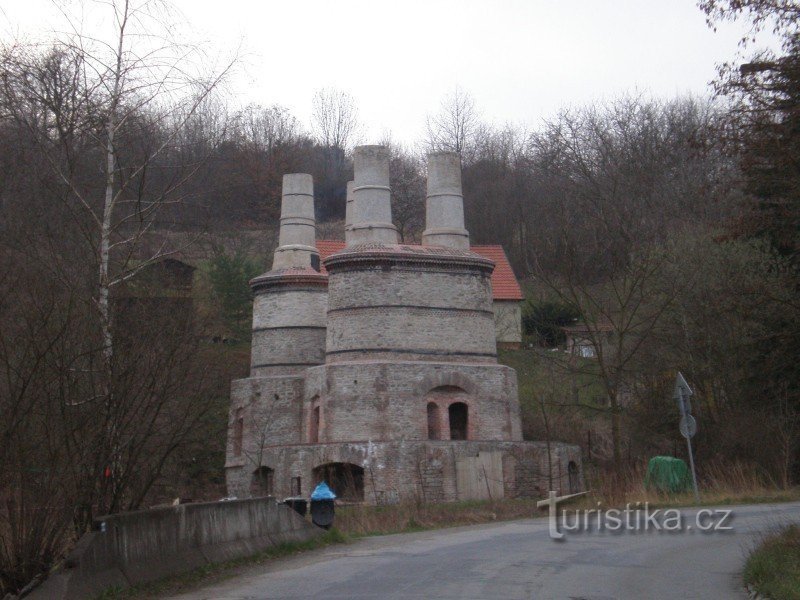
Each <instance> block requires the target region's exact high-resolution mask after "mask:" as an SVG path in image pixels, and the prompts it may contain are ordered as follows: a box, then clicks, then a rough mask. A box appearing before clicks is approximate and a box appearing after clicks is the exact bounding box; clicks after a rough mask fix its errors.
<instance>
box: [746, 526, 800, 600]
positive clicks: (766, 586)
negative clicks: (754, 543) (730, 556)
mask: <svg viewBox="0 0 800 600" xmlns="http://www.w3.org/2000/svg"><path fill="white" fill-rule="evenodd" d="M744 581H745V583H746V584H747V585H748V586H750V587H751V588H752V589H753V590H755V591H756V592H757V593H758V594H760V595H762V596H764V597H766V598H772V599H773V600H800V528H799V527H798V526H797V525H791V526H789V527H787V528H786V529H784V530H783V531H781V532H779V533H776V534H773V535H771V536H769V537H766V538H765V539H764V540H763V541H762V542H761V544H760V545H759V547H758V548H756V549H755V550H754V551H753V553H752V554H751V555H750V557H749V558H748V559H747V564H746V565H745V568H744Z"/></svg>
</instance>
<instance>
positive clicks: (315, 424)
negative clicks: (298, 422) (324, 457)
mask: <svg viewBox="0 0 800 600" xmlns="http://www.w3.org/2000/svg"><path fill="white" fill-rule="evenodd" d="M308 442H309V443H310V444H318V443H319V397H315V398H314V399H313V400H312V401H311V421H310V423H309V424H308Z"/></svg>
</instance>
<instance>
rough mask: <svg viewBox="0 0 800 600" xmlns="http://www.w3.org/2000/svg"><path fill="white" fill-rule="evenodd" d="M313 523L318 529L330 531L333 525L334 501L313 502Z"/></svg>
mask: <svg viewBox="0 0 800 600" xmlns="http://www.w3.org/2000/svg"><path fill="white" fill-rule="evenodd" d="M311 522H312V523H314V525H316V526H317V527H322V528H323V529H330V528H331V525H333V500H312V501H311Z"/></svg>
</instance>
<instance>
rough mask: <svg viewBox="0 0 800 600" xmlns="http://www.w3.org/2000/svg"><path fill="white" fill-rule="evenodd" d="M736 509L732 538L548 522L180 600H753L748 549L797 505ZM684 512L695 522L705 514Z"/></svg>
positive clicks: (235, 581) (359, 545)
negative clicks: (561, 528)
mask: <svg viewBox="0 0 800 600" xmlns="http://www.w3.org/2000/svg"><path fill="white" fill-rule="evenodd" d="M729 508H730V510H732V516H731V517H730V519H731V520H730V522H729V523H725V525H730V526H731V527H732V528H733V529H732V531H728V532H725V533H721V532H714V533H701V532H699V531H697V530H696V529H694V528H693V529H691V530H688V529H687V530H684V531H682V532H672V533H666V532H664V531H662V532H653V531H650V532H638V533H632V532H627V531H626V532H623V533H616V534H613V533H609V532H607V531H606V532H602V533H599V532H597V531H594V532H584V533H572V534H567V535H566V538H565V540H564V541H563V542H556V541H553V540H551V539H550V537H549V535H548V521H547V519H541V518H540V519H530V520H524V521H510V522H503V523H496V524H490V525H478V526H471V527H459V528H455V529H445V530H438V531H429V532H424V533H413V534H402V535H391V536H383V537H374V538H367V539H362V540H359V541H357V542H355V543H352V544H344V545H336V546H331V547H328V548H326V549H323V550H318V551H314V552H309V553H306V554H303V555H299V556H294V557H290V558H286V559H280V560H275V561H271V562H269V563H267V564H265V565H259V566H256V567H248V568H247V569H245V570H243V571H242V572H240V573H237V575H236V576H235V577H234V578H231V579H229V580H226V581H224V582H221V583H217V584H214V585H212V586H209V587H207V588H204V589H201V590H196V591H194V592H191V593H188V594H183V595H181V596H178V597H176V599H177V598H180V599H181V600H190V599H191V600H200V599H214V600H234V599H236V600H239V599H242V600H243V599H267V598H269V599H303V600H305V599H312V598H318V599H324V600H340V599H342V600H343V599H354V600H355V599H364V598H375V599H380V600H388V599H401V598H402V599H417V598H419V599H428V598H446V599H453V600H456V599H458V600H467V599H473V598H475V599H487V598H491V599H494V598H497V599H517V598H520V599H521V598H524V599H536V600H546V599H570V600H611V599H620V600H627V599H632V600H633V599H635V600H641V599H648V598H659V599H661V598H664V599H669V598H676V599H678V598H680V599H686V598H698V599H699V598H702V599H704V600H712V599H715V598H719V599H724V600H730V599H736V598H742V599H744V598H747V595H746V593H745V592H744V590H743V589H742V585H741V579H740V571H741V568H742V565H743V564H744V559H745V557H746V555H747V553H748V552H749V550H750V549H752V547H753V545H754V543H755V542H756V541H757V539H758V538H759V534H760V532H764V531H769V530H770V529H772V528H775V527H778V526H780V525H782V524H786V523H789V522H797V521H800V503H792V504H771V505H767V504H763V505H748V506H734V507H729ZM682 513H683V518H684V521H683V522H684V523H686V524H692V523H694V522H695V513H696V511H694V510H691V509H684V510H683V511H682ZM704 522H705V519H704Z"/></svg>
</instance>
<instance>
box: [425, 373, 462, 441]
mask: <svg viewBox="0 0 800 600" xmlns="http://www.w3.org/2000/svg"><path fill="white" fill-rule="evenodd" d="M471 399H472V395H471V394H469V393H468V392H467V391H465V390H464V389H463V388H461V387H458V386H455V385H440V386H438V387H435V388H433V389H431V390H430V391H428V392H427V393H426V394H425V402H426V406H427V408H428V414H427V417H428V422H427V425H428V439H437V440H466V439H469V438H470V437H472V436H474V435H475V432H474V431H470V426H469V419H468V418H467V412H468V409H467V407H468V406H469V404H470V403H471ZM431 404H434V405H436V411H437V412H436V415H437V417H438V418H437V419H436V423H437V425H438V429H436V431H437V436H436V438H433V437H431V436H430V432H431V411H432V410H433V409H432V408H431ZM439 407H441V408H439ZM445 407H447V408H446V409H445ZM422 435H424V431H423V432H422Z"/></svg>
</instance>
